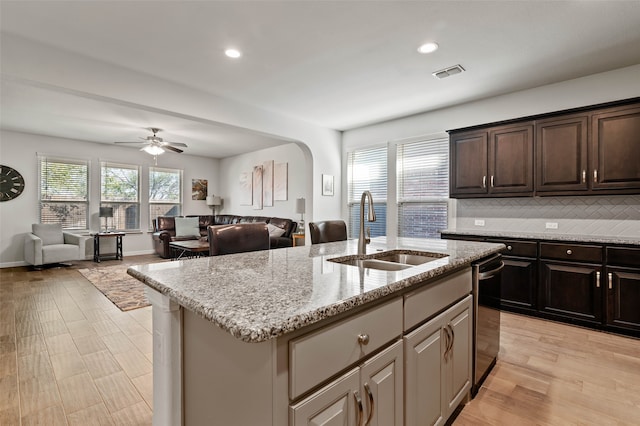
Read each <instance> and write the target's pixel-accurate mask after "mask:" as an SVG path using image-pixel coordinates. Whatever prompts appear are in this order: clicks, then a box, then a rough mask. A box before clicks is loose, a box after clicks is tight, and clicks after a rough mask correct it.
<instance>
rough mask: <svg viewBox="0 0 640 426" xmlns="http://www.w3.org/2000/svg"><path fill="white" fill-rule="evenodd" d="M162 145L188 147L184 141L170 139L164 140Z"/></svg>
mask: <svg viewBox="0 0 640 426" xmlns="http://www.w3.org/2000/svg"><path fill="white" fill-rule="evenodd" d="M162 145H163V146H165V145H172V146H181V147H183V148H187V144H186V143H182V142H168V141H164V142H162Z"/></svg>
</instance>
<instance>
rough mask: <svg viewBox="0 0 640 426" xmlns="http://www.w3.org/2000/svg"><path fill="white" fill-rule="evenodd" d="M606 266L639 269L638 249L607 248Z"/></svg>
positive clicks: (639, 256) (639, 252)
mask: <svg viewBox="0 0 640 426" xmlns="http://www.w3.org/2000/svg"><path fill="white" fill-rule="evenodd" d="M607 265H617V266H631V267H635V268H640V249H636V248H623V247H607Z"/></svg>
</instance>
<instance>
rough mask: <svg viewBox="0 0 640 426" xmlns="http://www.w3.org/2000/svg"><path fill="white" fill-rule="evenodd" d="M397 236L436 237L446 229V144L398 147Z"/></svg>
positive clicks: (447, 178)
mask: <svg viewBox="0 0 640 426" xmlns="http://www.w3.org/2000/svg"><path fill="white" fill-rule="evenodd" d="M396 174H397V184H398V236H399V237H419V238H439V237H440V235H439V234H438V231H440V230H442V229H446V228H447V200H448V198H449V141H448V140H447V139H446V138H445V139H436V140H429V141H420V142H412V143H406V144H402V145H398V148H397V163H396Z"/></svg>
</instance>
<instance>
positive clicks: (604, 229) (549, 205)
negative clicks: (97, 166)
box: [454, 195, 640, 237]
mask: <svg viewBox="0 0 640 426" xmlns="http://www.w3.org/2000/svg"><path fill="white" fill-rule="evenodd" d="M455 209H456V214H455V225H454V226H455V228H457V229H477V230H485V231H517V232H535V233H544V232H548V233H553V234H579V235H584V234H591V235H609V236H627V237H640V195H615V196H589V197H531V198H484V199H460V200H457V203H456V208H455ZM476 220H479V221H484V224H485V226H482V227H480V226H476V225H475V222H476ZM547 223H556V224H557V229H547V227H546V225H547Z"/></svg>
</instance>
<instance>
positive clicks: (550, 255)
mask: <svg viewBox="0 0 640 426" xmlns="http://www.w3.org/2000/svg"><path fill="white" fill-rule="evenodd" d="M540 257H542V258H545V259H562V260H575V261H579V262H596V263H602V246H587V245H581V244H554V243H540Z"/></svg>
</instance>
